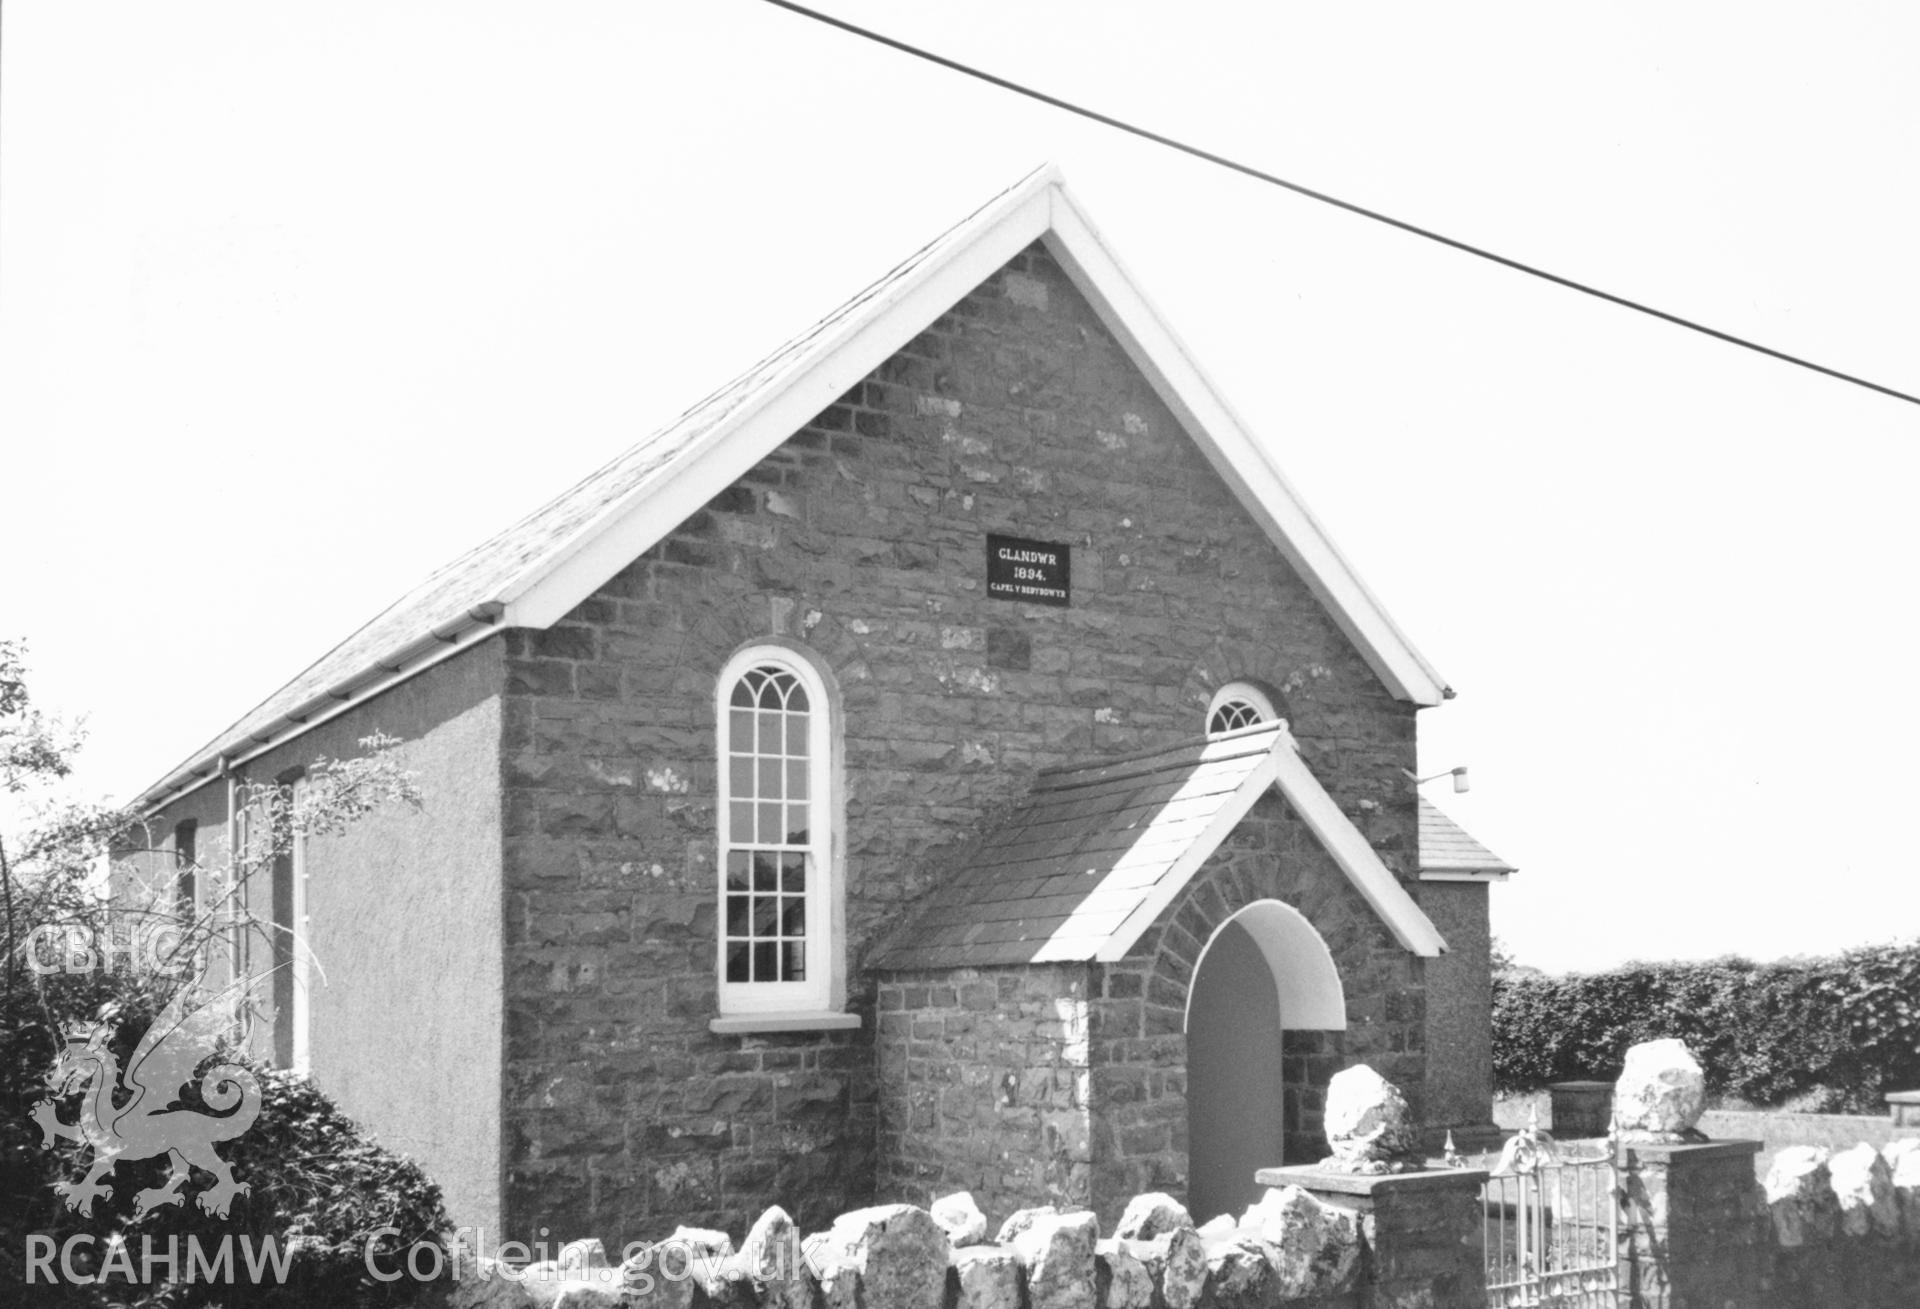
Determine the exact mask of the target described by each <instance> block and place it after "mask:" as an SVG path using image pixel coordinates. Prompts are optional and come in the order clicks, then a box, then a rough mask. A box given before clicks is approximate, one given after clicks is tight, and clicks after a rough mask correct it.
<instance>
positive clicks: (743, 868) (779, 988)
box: [717, 646, 834, 1014]
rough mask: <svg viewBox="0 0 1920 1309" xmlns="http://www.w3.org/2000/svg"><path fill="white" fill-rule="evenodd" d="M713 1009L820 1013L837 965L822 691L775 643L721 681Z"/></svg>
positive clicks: (740, 660)
mask: <svg viewBox="0 0 1920 1309" xmlns="http://www.w3.org/2000/svg"><path fill="white" fill-rule="evenodd" d="M717 689H718V691H719V695H718V699H719V702H720V703H719V706H718V707H719V710H720V713H719V719H720V721H719V737H720V742H719V744H720V768H721V772H720V801H721V803H720V809H719V815H718V817H719V828H720V831H719V836H720V860H719V864H720V868H719V873H720V901H721V903H720V941H719V946H720V1010H721V1012H722V1013H723V1014H725V1013H730V1012H731V1013H743V1012H772V1011H799V1010H809V1009H824V1008H825V1007H826V1004H827V1000H828V991H829V984H830V977H831V973H832V971H833V969H832V955H831V951H832V950H833V948H834V942H833V941H832V939H831V932H832V927H831V922H830V919H831V916H832V915H831V907H832V896H831V889H830V887H829V885H828V882H829V879H830V877H831V876H832V854H831V851H832V839H831V838H832V834H831V832H830V831H829V828H830V825H831V824H830V817H829V815H830V812H831V811H830V806H829V803H828V800H829V796H828V792H829V789H830V786H829V771H828V770H829V766H830V762H831V752H832V735H831V724H830V723H829V721H828V719H829V712H830V706H829V704H828V699H827V694H826V688H825V686H824V685H823V684H822V683H821V681H820V678H819V676H818V674H817V673H815V672H814V670H813V669H812V667H810V666H809V665H808V664H807V663H806V662H805V661H804V660H803V659H800V658H798V657H796V656H795V655H794V654H793V653H792V652H791V651H788V650H785V649H782V648H780V647H777V646H773V647H767V646H763V647H758V648H755V649H749V650H745V651H742V652H741V653H740V654H739V655H738V656H736V657H735V658H734V659H733V660H732V661H731V662H730V663H729V664H728V665H727V668H726V670H725V671H724V672H723V673H722V674H721V680H720V685H719V687H718V688H717Z"/></svg>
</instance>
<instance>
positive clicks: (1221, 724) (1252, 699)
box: [1207, 682, 1280, 736]
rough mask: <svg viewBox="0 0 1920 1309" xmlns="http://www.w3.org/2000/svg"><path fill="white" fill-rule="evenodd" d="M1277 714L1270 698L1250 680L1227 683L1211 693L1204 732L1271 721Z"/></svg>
mask: <svg viewBox="0 0 1920 1309" xmlns="http://www.w3.org/2000/svg"><path fill="white" fill-rule="evenodd" d="M1279 717H1280V715H1279V714H1277V713H1275V712H1274V709H1273V697H1271V696H1269V695H1268V694H1267V693H1266V692H1265V691H1263V690H1261V689H1260V688H1259V687H1257V686H1255V685H1254V684H1253V683H1252V682H1228V683H1227V684H1226V685H1225V686H1223V687H1221V688H1220V689H1219V690H1218V691H1215V692H1214V693H1213V702H1212V703H1211V704H1209V705H1208V706H1207V735H1208V736H1218V735H1220V734H1221V733H1222V732H1232V731H1237V730H1239V729H1240V728H1242V727H1252V726H1253V725H1254V724H1255V723H1271V722H1273V721H1274V720H1275V719H1277V718H1279Z"/></svg>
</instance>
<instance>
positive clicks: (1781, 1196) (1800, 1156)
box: [1765, 1145, 1840, 1249]
mask: <svg viewBox="0 0 1920 1309" xmlns="http://www.w3.org/2000/svg"><path fill="white" fill-rule="evenodd" d="M1830 1153H1831V1152H1830V1151H1828V1150H1827V1149H1826V1148H1825V1147H1824V1146H1817V1145H1790V1146H1788V1147H1787V1148H1786V1149H1784V1150H1782V1151H1781V1152H1780V1153H1779V1154H1777V1155H1775V1156H1774V1157H1773V1166H1772V1167H1771V1168H1769V1169H1768V1170H1767V1180H1766V1184H1765V1190H1766V1194H1767V1209H1768V1212H1769V1213H1770V1214H1771V1215H1772V1217H1773V1234H1774V1239H1775V1240H1777V1241H1778V1242H1779V1243H1780V1244H1781V1245H1782V1246H1783V1247H1785V1248H1787V1249H1793V1248H1795V1247H1798V1246H1802V1245H1806V1244H1807V1243H1808V1242H1818V1241H1823V1240H1826V1239H1828V1238H1830V1237H1832V1236H1833V1234H1834V1232H1835V1231H1836V1230H1837V1229H1838V1228H1839V1225H1840V1204H1839V1201H1838V1200H1837V1199H1836V1198H1835V1197H1834V1194H1833V1184H1832V1178H1831V1175H1830V1174H1829V1173H1828V1172H1827V1159H1828V1156H1829V1154H1830Z"/></svg>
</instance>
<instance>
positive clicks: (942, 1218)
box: [929, 1191, 987, 1245]
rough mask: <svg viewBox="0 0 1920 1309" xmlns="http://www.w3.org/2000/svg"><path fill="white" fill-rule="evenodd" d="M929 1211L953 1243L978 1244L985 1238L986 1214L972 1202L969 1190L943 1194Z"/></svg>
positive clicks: (971, 1194)
mask: <svg viewBox="0 0 1920 1309" xmlns="http://www.w3.org/2000/svg"><path fill="white" fill-rule="evenodd" d="M929 1212H931V1213H932V1214H933V1221H934V1222H936V1223H938V1224H940V1226H941V1228H942V1230H944V1231H945V1232H946V1234H947V1239H948V1240H949V1241H952V1242H953V1243H954V1244H955V1245H978V1244H980V1243H981V1242H982V1241H984V1240H986V1239H987V1216H986V1215H985V1214H983V1213H981V1212H980V1206H979V1205H977V1204H975V1203H974V1202H973V1193H972V1192H971V1191H959V1192H956V1193H955V1194H953V1195H943V1196H941V1197H940V1198H939V1199H938V1200H935V1201H934V1202H933V1208H932V1209H931V1210H930V1211H929Z"/></svg>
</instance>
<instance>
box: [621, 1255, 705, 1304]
mask: <svg viewBox="0 0 1920 1309" xmlns="http://www.w3.org/2000/svg"><path fill="white" fill-rule="evenodd" d="M662 1244H665V1243H664V1242H662ZM628 1248H629V1249H632V1247H631V1246H629V1247H628ZM660 1248H661V1247H660V1246H658V1245H655V1246H647V1247H644V1248H642V1249H639V1250H634V1251H633V1253H632V1254H630V1255H628V1256H627V1258H626V1259H625V1260H624V1261H622V1262H621V1264H620V1281H621V1284H622V1285H623V1286H625V1287H626V1292H627V1303H628V1304H630V1305H633V1306H635V1309H690V1306H691V1305H692V1304H693V1282H694V1270H693V1268H692V1266H691V1263H690V1261H689V1260H687V1259H686V1257H685V1255H683V1254H682V1253H681V1252H679V1251H675V1252H673V1253H672V1254H671V1256H670V1257H669V1258H668V1259H667V1268H666V1274H662V1272H661V1270H660V1262H659V1250H660Z"/></svg>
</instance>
